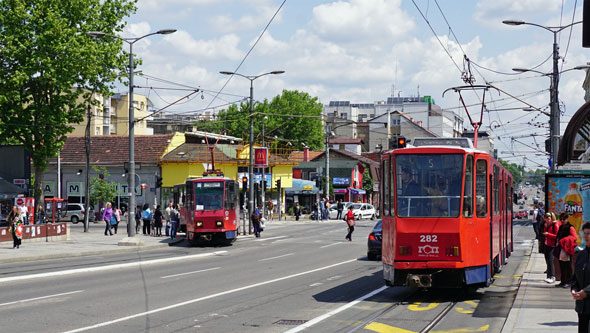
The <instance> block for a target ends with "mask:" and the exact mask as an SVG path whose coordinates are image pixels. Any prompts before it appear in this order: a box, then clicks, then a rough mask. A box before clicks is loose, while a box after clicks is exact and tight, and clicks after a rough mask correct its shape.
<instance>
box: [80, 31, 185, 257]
mask: <svg viewBox="0 0 590 333" xmlns="http://www.w3.org/2000/svg"><path fill="white" fill-rule="evenodd" d="M174 32H176V29H162V30H158V31H156V32H152V33H149V34H147V35H143V36H140V37H127V38H125V37H119V36H116V35H111V34H107V33H104V32H101V31H90V32H87V33H86V34H87V35H88V36H91V37H95V38H99V37H110V38H116V39H119V40H121V41H123V42H125V43H127V44H129V172H128V178H127V182H128V189H127V190H128V191H129V206H128V208H127V237H128V238H134V237H135V119H134V114H135V110H134V106H133V44H135V43H136V42H138V41H140V40H141V39H143V38H146V37H149V36H152V35H168V34H171V33H174ZM139 243H140V242H139V241H138V240H137V239H133V240H129V239H124V240H123V241H121V242H120V243H119V244H121V245H137V244H139Z"/></svg>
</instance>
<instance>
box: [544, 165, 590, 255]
mask: <svg viewBox="0 0 590 333" xmlns="http://www.w3.org/2000/svg"><path fill="white" fill-rule="evenodd" d="M545 188H546V189H545V211H547V212H553V213H555V215H556V216H559V214H561V213H563V212H566V213H568V214H569V218H568V219H569V222H570V223H571V224H572V225H573V226H574V228H575V229H576V232H577V233H578V245H579V246H582V247H583V246H585V244H584V239H583V237H582V235H583V233H582V230H581V229H582V225H583V224H584V222H590V174H547V175H546V176H545Z"/></svg>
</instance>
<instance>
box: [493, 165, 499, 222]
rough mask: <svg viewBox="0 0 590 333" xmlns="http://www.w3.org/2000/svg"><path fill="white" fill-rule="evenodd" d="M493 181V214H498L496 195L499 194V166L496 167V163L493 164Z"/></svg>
mask: <svg viewBox="0 0 590 333" xmlns="http://www.w3.org/2000/svg"><path fill="white" fill-rule="evenodd" d="M493 179H494V181H493V182H494V183H493V187H492V191H493V194H492V195H493V198H492V199H493V201H494V203H493V205H494V214H498V213H499V212H500V208H499V201H498V195H499V194H500V168H498V166H497V165H494V176H493Z"/></svg>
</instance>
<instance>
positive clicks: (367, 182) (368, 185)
mask: <svg viewBox="0 0 590 333" xmlns="http://www.w3.org/2000/svg"><path fill="white" fill-rule="evenodd" d="M374 184H375V180H374V179H373V178H372V177H371V173H370V172H369V166H368V165H365V171H363V190H365V191H367V194H371V193H373V185H374Z"/></svg>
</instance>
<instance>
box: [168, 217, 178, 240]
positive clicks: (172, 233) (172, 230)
mask: <svg viewBox="0 0 590 333" xmlns="http://www.w3.org/2000/svg"><path fill="white" fill-rule="evenodd" d="M177 229H178V222H176V221H172V226H171V227H170V238H171V239H175V238H176V231H177Z"/></svg>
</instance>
